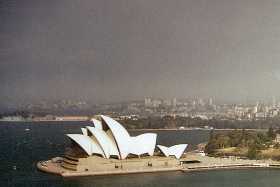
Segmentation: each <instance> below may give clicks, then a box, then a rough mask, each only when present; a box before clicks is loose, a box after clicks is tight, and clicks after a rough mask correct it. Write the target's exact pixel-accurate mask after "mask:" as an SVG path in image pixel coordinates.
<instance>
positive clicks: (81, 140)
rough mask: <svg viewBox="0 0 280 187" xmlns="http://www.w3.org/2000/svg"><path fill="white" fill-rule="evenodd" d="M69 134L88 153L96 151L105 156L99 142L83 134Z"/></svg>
mask: <svg viewBox="0 0 280 187" xmlns="http://www.w3.org/2000/svg"><path fill="white" fill-rule="evenodd" d="M67 136H68V137H69V138H71V139H72V140H73V141H75V142H76V143H77V144H78V145H79V146H80V147H81V148H82V149H83V150H84V151H85V152H86V153H87V154H88V155H92V154H94V153H96V154H100V155H102V156H103V157H105V155H104V153H103V151H102V149H101V147H100V146H99V145H98V143H97V142H95V141H94V140H93V139H91V138H90V137H89V136H86V135H83V134H67Z"/></svg>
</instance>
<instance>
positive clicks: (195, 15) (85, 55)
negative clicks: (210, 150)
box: [0, 0, 280, 103]
mask: <svg viewBox="0 0 280 187" xmlns="http://www.w3.org/2000/svg"><path fill="white" fill-rule="evenodd" d="M279 9H280V2H279V1H276V0H275V1H274V0H268V1H262V0H235V1H229V0H210V1H209V0H176V1H169V0H149V1H143V0H139V1H138V0H133V1H123V0H117V1H116V0H107V1H104V0H83V1H74V0H61V1H54V0H49V1H44V0H26V1H20V0H9V1H8V0H7V1H1V3H0V23H1V27H0V41H1V43H0V84H1V92H0V98H1V103H4V102H7V101H9V102H18V101H24V100H29V101H30V100H39V99H60V98H77V99H89V100H92V101H93V102H106V101H113V100H126V99H135V98H142V97H144V96H163V97H185V96H193V95H199V96H214V97H216V98H220V99H225V100H244V99H247V98H248V97H252V98H267V97H272V96H278V93H279V91H280V88H279V87H278V86H277V85H278V84H279V68H280V67H279V66H280V65H279V63H278V60H279V56H280V53H279V49H280V47H279V46H280V25H279V16H280V14H279Z"/></svg>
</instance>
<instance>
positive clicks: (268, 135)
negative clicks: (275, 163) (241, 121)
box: [205, 128, 280, 160]
mask: <svg viewBox="0 0 280 187" xmlns="http://www.w3.org/2000/svg"><path fill="white" fill-rule="evenodd" d="M276 133H279V131H277V132H276V131H274V130H273V129H272V128H269V130H268V131H267V132H256V131H247V130H242V131H240V130H239V131H238V130H234V131H230V132H222V133H215V132H214V131H211V134H210V138H209V142H208V144H207V145H206V147H205V152H206V153H207V154H208V155H210V156H238V157H247V158H249V159H273V160H280V144H279V143H277V142H276V141H275V138H276Z"/></svg>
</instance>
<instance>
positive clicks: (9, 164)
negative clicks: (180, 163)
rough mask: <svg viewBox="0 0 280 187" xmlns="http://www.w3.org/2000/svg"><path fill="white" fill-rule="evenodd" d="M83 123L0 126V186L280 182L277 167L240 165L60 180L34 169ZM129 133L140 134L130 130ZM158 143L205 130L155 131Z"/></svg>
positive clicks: (197, 137)
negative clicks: (216, 168) (189, 170)
mask: <svg viewBox="0 0 280 187" xmlns="http://www.w3.org/2000/svg"><path fill="white" fill-rule="evenodd" d="M85 125H89V124H86V123H85V122H73V123H72V122H65V123H62V122H52V123H49V122H44V123H33V124H32V123H21V122H19V123H14V122H13V123H6V122H5V123H4V122H1V124H0V141H1V144H0V151H1V154H0V186H51V187H53V186H54V187H56V186H83V187H89V186H90V187H91V186H114V187H115V186H161V187H162V186H192V187H196V186H199V187H204V186H205V187H206V186H207V187H212V186H215V187H217V186H227V187H236V186H238V187H239V186H244V187H251V186H252V187H253V186H254V187H261V186H262V187H264V186H269V187H274V186H279V185H280V170H276V169H242V170H224V171H222V170H220V171H203V172H193V173H182V172H168V173H153V174H135V175H134V174H133V175H119V176H98V177H77V178H70V179H64V178H62V177H60V176H55V175H50V174H47V173H42V172H40V171H38V170H37V169H36V162H37V161H38V160H46V159H49V158H52V157H55V156H61V155H63V152H64V149H65V147H66V146H67V144H68V143H69V140H68V139H67V137H66V136H65V135H64V134H67V133H80V127H82V126H85ZM130 133H131V134H132V135H137V134H140V133H143V132H142V131H131V132H130ZM156 133H157V134H158V142H157V143H158V144H164V145H172V144H176V143H185V142H187V143H189V144H190V146H189V148H188V149H189V150H190V149H193V148H194V145H196V144H198V143H200V142H205V141H206V140H207V139H208V136H209V131H205V130H192V131H156Z"/></svg>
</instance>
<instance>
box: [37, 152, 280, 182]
mask: <svg viewBox="0 0 280 187" xmlns="http://www.w3.org/2000/svg"><path fill="white" fill-rule="evenodd" d="M191 161H199V163H188V162H191ZM180 163H181V164H180V165H178V166H176V167H168V168H150V169H147V168H146V169H139V168H135V169H133V168H131V169H129V170H118V171H114V170H106V171H105V170H100V171H79V172H76V171H71V170H67V169H65V168H63V167H62V166H61V165H60V163H56V162H53V161H52V160H48V161H40V162H38V163H37V168H38V169H39V170H41V171H43V172H47V173H52V174H56V175H60V176H62V177H80V176H99V175H103V176H105V175H127V174H136V173H155V172H184V173H188V172H200V171H212V170H236V169H257V168H259V169H280V162H277V161H273V160H248V159H239V158H220V157H218V158H217V157H208V156H201V155H199V154H194V153H189V154H186V157H185V158H182V159H180Z"/></svg>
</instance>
